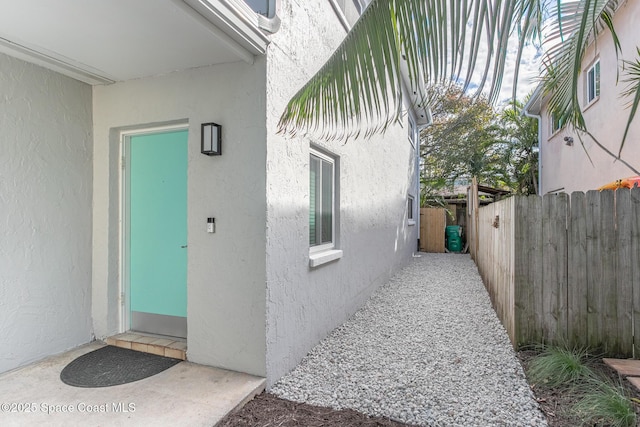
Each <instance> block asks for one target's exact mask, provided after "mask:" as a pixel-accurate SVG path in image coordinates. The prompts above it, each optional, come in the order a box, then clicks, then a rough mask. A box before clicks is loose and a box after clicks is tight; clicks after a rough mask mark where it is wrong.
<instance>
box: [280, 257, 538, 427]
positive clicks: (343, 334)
mask: <svg viewBox="0 0 640 427" xmlns="http://www.w3.org/2000/svg"><path fill="white" fill-rule="evenodd" d="M271 392H272V393H274V394H276V395H277V396H280V397H282V398H285V399H289V400H293V401H296V402H305V403H309V404H313V405H320V406H327V407H332V408H335V409H343V408H351V409H355V410H357V411H360V412H364V413H366V414H369V415H378V416H383V417H387V418H391V419H393V420H396V421H402V422H405V423H408V424H416V425H422V426H447V427H449V426H464V427H468V426H483V427H484V426H546V425H547V423H546V421H545V418H544V416H543V415H542V413H541V412H540V410H539V409H538V405H537V403H536V402H535V400H534V398H533V393H532V392H531V390H530V389H529V386H528V384H527V382H526V380H525V377H524V373H523V370H522V367H521V366H520V364H519V362H518V360H517V358H516V356H515V354H514V352H513V349H512V347H511V344H510V343H509V339H508V337H507V334H506V332H505V330H504V328H503V327H502V325H501V324H500V322H499V321H498V318H497V317H496V314H495V312H494V311H493V309H492V307H491V302H490V300H489V296H488V294H487V292H486V291H485V288H484V286H483V284H482V280H481V279H480V276H479V275H478V271H477V269H476V267H475V265H474V263H473V261H472V260H471V259H470V258H469V256H468V255H453V254H421V257H420V258H414V259H413V260H412V262H411V263H410V264H409V266H408V267H407V268H405V269H404V270H402V271H401V272H400V273H399V274H397V275H396V276H395V277H394V278H393V279H391V281H390V282H389V283H388V284H386V285H384V286H382V287H381V288H380V289H379V290H378V291H376V292H375V293H374V295H373V296H372V297H371V298H370V299H369V301H368V302H367V303H366V304H365V305H364V307H362V308H361V309H360V310H359V311H358V312H356V313H355V314H354V315H353V317H352V318H351V319H349V320H348V321H347V322H346V323H345V324H344V325H342V326H340V327H339V328H337V329H335V330H334V331H333V332H332V333H331V334H330V335H329V336H328V337H327V338H326V339H325V340H323V341H322V342H321V343H320V344H318V345H317V346H316V347H315V348H314V349H313V350H312V351H311V352H310V353H309V354H308V355H307V356H306V357H305V358H304V359H303V361H302V362H301V363H300V365H299V366H298V367H297V368H296V369H294V370H293V371H292V372H291V373H289V374H288V375H286V376H285V377H283V378H282V379H281V380H280V381H279V382H278V383H276V384H275V385H274V386H273V388H272V389H271Z"/></svg>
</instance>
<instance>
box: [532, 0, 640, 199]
mask: <svg viewBox="0 0 640 427" xmlns="http://www.w3.org/2000/svg"><path fill="white" fill-rule="evenodd" d="M638 22H640V4H639V3H638V2H625V3H624V4H623V5H622V6H621V7H620V9H619V10H618V11H617V12H616V14H615V16H614V26H615V29H616V32H617V34H618V37H619V38H620V42H621V45H622V55H621V59H627V60H632V59H633V60H635V59H636V55H637V51H636V45H637V43H638ZM598 59H599V61H600V95H599V98H598V99H597V100H596V101H595V102H592V103H591V104H590V105H589V106H588V108H586V110H585V111H584V118H585V121H586V123H587V127H588V129H589V131H590V132H591V133H593V135H594V136H595V137H596V138H597V139H598V140H599V141H600V143H602V144H603V145H604V146H606V147H607V148H608V149H609V150H610V151H611V152H613V153H615V154H617V153H618V149H619V146H620V142H621V140H622V136H623V134H624V129H625V126H626V122H627V118H628V116H629V109H628V108H627V106H626V105H627V103H628V102H629V101H630V100H631V98H621V97H620V93H621V92H622V91H623V90H624V89H625V88H626V84H625V83H618V84H617V85H616V79H617V78H618V74H617V73H618V71H619V70H618V66H619V65H620V61H617V60H616V55H615V50H614V46H613V41H612V37H611V34H610V33H609V32H608V31H607V32H606V33H604V34H602V36H601V37H599V38H598V40H597V43H595V44H592V45H591V46H590V47H589V49H588V51H587V53H586V55H585V59H584V61H583V64H582V65H583V66H582V73H581V75H580V83H579V85H578V90H579V97H580V101H581V105H582V106H583V108H584V107H585V106H586V105H587V88H586V86H585V84H586V82H587V71H588V70H589V68H590V67H591V65H592V64H593V63H594V62H595V61H596V60H598ZM620 77H621V80H622V79H624V74H623V73H622V72H621V73H620ZM541 117H542V120H541V142H540V144H541V165H542V174H541V175H542V179H541V181H542V186H541V193H542V194H544V193H547V192H549V191H554V190H558V189H562V191H565V192H567V193H570V192H572V191H587V190H593V189H596V188H598V187H600V186H602V185H604V184H607V183H609V182H612V181H615V180H617V179H620V178H625V177H628V176H632V175H635V174H634V173H633V171H632V170H630V169H629V168H627V167H626V166H625V165H623V164H622V163H621V162H619V161H615V159H613V158H612V157H611V156H609V155H607V154H606V153H605V152H604V151H603V150H602V149H601V148H599V147H598V146H597V145H596V144H595V143H594V142H593V141H592V140H591V139H590V138H589V137H588V136H583V138H582V140H583V141H584V148H583V147H582V145H581V143H580V139H579V138H578V135H577V134H576V133H575V132H574V131H573V130H571V129H569V128H564V129H561V130H560V131H558V132H556V133H555V134H552V127H551V122H550V116H549V111H548V109H547V107H546V106H545V105H543V108H542V111H541ZM565 137H572V138H573V140H574V143H573V146H568V145H566V144H565V141H564V138H565ZM585 149H586V152H585ZM587 153H588V156H587ZM589 157H590V158H591V161H592V162H593V165H592V164H591V161H590V160H589ZM622 158H623V159H624V160H626V161H627V162H628V163H630V164H631V165H632V166H633V167H635V168H636V169H638V170H640V118H638V117H636V119H635V121H634V122H633V124H632V127H631V130H630V133H629V135H628V137H627V142H626V144H625V147H624V149H623V150H622Z"/></svg>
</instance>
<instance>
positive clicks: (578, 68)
mask: <svg viewBox="0 0 640 427" xmlns="http://www.w3.org/2000/svg"><path fill="white" fill-rule="evenodd" d="M618 3H619V1H618V0H578V1H571V2H563V3H558V5H556V6H555V7H554V8H553V9H552V10H551V13H552V15H553V16H554V19H550V20H549V21H548V25H547V27H546V28H545V31H546V34H547V35H546V37H545V39H546V41H545V43H543V47H544V51H545V57H544V59H543V63H544V65H545V68H546V72H545V75H544V76H543V80H542V81H543V91H544V93H546V94H549V95H550V99H549V108H550V110H551V112H552V113H553V114H554V116H555V117H557V118H558V119H559V120H560V121H561V122H563V123H567V124H570V125H572V126H573V127H574V128H575V129H577V130H581V131H585V132H586V131H587V126H586V123H585V121H584V117H583V115H582V109H581V107H580V98H579V93H578V81H579V78H580V74H581V72H582V61H583V59H584V55H585V52H586V51H587V48H588V47H589V46H590V45H591V44H592V43H595V42H596V39H597V37H598V35H599V34H600V33H601V32H602V31H603V30H604V29H608V30H609V31H610V32H611V34H612V37H613V41H614V46H615V51H616V55H618V54H619V53H620V42H619V40H618V37H617V35H616V32H615V29H614V27H613V20H612V17H613V13H614V12H615V10H616V8H617V6H618Z"/></svg>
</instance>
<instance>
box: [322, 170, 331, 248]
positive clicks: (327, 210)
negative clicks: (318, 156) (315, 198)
mask: <svg viewBox="0 0 640 427" xmlns="http://www.w3.org/2000/svg"><path fill="white" fill-rule="evenodd" d="M332 240H333V165H332V164H331V163H329V162H327V161H324V160H323V161H322V243H328V242H331V241H332Z"/></svg>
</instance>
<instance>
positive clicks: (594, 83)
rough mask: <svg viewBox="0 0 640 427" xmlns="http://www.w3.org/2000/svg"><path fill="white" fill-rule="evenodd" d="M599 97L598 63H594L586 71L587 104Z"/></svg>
mask: <svg viewBox="0 0 640 427" xmlns="http://www.w3.org/2000/svg"><path fill="white" fill-rule="evenodd" d="M599 96H600V61H599V60H598V61H596V62H595V64H593V65H592V66H591V67H590V68H589V70H588V71H587V104H590V103H592V102H593V101H595V100H597V99H598V97H599Z"/></svg>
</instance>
